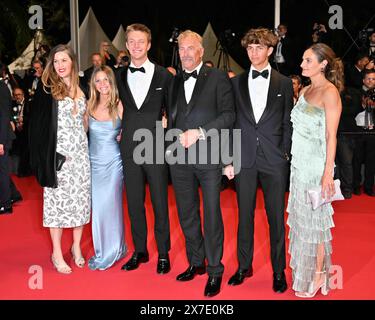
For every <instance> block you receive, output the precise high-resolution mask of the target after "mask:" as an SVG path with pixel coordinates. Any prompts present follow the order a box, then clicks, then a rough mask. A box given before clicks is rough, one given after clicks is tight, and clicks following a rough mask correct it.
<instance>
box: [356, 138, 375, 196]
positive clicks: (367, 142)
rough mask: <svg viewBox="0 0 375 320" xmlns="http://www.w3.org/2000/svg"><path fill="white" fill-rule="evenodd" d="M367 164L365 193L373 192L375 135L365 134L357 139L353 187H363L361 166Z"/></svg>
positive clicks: (364, 184)
mask: <svg viewBox="0 0 375 320" xmlns="http://www.w3.org/2000/svg"><path fill="white" fill-rule="evenodd" d="M362 163H364V164H365V180H364V183H363V186H364V189H365V191H372V190H373V187H374V175H375V134H364V135H362V136H360V137H359V138H357V140H356V146H355V150H354V160H353V175H354V177H353V180H354V181H353V187H354V188H359V187H360V185H361V180H362V176H361V166H362Z"/></svg>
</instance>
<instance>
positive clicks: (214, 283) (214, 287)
mask: <svg viewBox="0 0 375 320" xmlns="http://www.w3.org/2000/svg"><path fill="white" fill-rule="evenodd" d="M221 279H222V278H221V277H208V280H207V284H206V287H205V288H204V295H205V296H206V297H213V296H216V295H217V294H218V293H219V292H220V285H221Z"/></svg>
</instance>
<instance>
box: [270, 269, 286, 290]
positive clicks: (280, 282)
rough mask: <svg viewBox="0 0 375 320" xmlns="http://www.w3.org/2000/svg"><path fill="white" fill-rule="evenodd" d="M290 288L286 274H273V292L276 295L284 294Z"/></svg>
mask: <svg viewBox="0 0 375 320" xmlns="http://www.w3.org/2000/svg"><path fill="white" fill-rule="evenodd" d="M287 288H288V285H287V284H286V279H285V273H284V272H282V273H274V274H273V291H275V292H276V293H283V292H284V291H285V290H286V289H287Z"/></svg>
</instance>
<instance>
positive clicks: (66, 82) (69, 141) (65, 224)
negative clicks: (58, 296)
mask: <svg viewBox="0 0 375 320" xmlns="http://www.w3.org/2000/svg"><path fill="white" fill-rule="evenodd" d="M42 83H43V85H41V86H40V87H39V88H38V89H37V93H36V95H35V100H34V103H33V107H34V108H33V110H32V116H31V132H30V136H31V141H30V142H31V144H32V146H31V149H32V150H31V153H32V156H31V162H32V166H33V168H34V170H35V173H36V177H37V179H38V182H39V183H40V184H41V185H42V186H43V187H44V205H43V226H44V227H49V228H50V234H51V239H52V244H53V253H52V257H51V259H52V262H53V264H54V266H55V267H56V269H57V271H58V272H61V273H71V272H72V269H71V268H70V266H69V265H68V264H67V263H66V262H65V260H64V257H63V253H62V249H61V236H62V232H63V229H64V228H73V245H72V247H71V249H70V252H71V254H72V256H73V260H74V262H75V264H76V265H77V266H78V267H81V268H82V267H83V266H84V264H85V260H84V258H83V256H82V252H81V248H80V242H81V238H82V232H83V226H84V225H85V224H87V223H89V222H90V211H91V205H90V203H91V199H90V195H91V189H90V185H91V184H90V161H89V153H88V141H87V135H86V130H87V118H86V114H87V113H86V99H85V96H84V94H83V92H82V90H81V89H80V87H79V78H78V67H77V60H76V58H75V55H74V52H73V51H72V49H71V48H70V47H68V46H65V45H58V46H56V47H55V48H53V49H52V51H51V53H50V57H49V60H48V63H47V65H46V69H45V71H44V73H43V75H42ZM60 158H65V161H64V162H63V164H62V166H61V168H59V159H60Z"/></svg>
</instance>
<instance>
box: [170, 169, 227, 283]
mask: <svg viewBox="0 0 375 320" xmlns="http://www.w3.org/2000/svg"><path fill="white" fill-rule="evenodd" d="M170 171H171V177H172V183H173V187H174V190H175V195H176V202H177V210H178V217H179V220H180V224H181V228H182V231H183V233H184V236H185V244H186V255H187V258H188V261H189V264H190V265H193V266H200V265H202V264H203V263H204V260H205V258H207V262H208V267H207V272H208V274H209V275H210V276H217V277H219V276H222V274H223V272H224V266H223V264H222V263H221V259H222V257H223V241H224V226H223V219H222V215H221V209H220V189H221V178H222V171H221V169H212V170H209V169H203V170H202V169H197V168H196V167H194V166H193V165H180V164H175V165H171V166H170ZM199 185H200V186H201V189H202V196H203V210H204V211H203V219H204V223H203V233H204V236H203V234H202V226H201V225H202V223H201V217H200V198H199Z"/></svg>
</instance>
